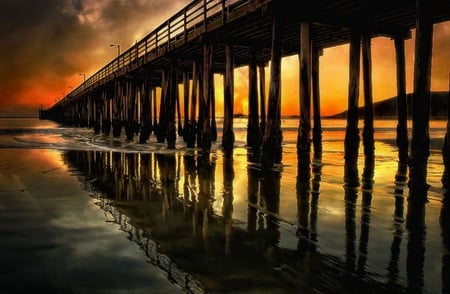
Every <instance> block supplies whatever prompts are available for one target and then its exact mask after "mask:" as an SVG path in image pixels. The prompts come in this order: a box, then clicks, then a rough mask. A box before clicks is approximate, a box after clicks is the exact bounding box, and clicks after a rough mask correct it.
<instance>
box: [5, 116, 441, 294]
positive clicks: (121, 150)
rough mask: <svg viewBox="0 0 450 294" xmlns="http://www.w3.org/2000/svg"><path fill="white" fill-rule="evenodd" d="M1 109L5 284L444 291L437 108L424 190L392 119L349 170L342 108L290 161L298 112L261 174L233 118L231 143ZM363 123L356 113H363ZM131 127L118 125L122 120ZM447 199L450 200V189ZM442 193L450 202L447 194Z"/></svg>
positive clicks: (18, 287) (92, 288) (58, 289)
mask: <svg viewBox="0 0 450 294" xmlns="http://www.w3.org/2000/svg"><path fill="white" fill-rule="evenodd" d="M217 125H218V126H219V130H218V133H219V136H218V137H219V139H218V141H217V142H215V143H214V144H213V146H212V150H211V153H210V155H209V156H200V153H199V152H198V150H197V149H195V148H186V147H184V144H183V141H182V138H178V139H177V149H176V150H169V149H167V147H166V144H160V143H157V142H156V139H155V138H154V136H153V135H152V137H151V138H150V140H149V142H148V143H145V144H138V143H137V140H138V138H136V140H135V141H127V140H126V137H125V134H123V136H122V137H121V138H113V137H112V136H104V135H101V134H100V135H95V134H94V132H93V130H91V129H82V128H72V127H66V126H62V125H59V124H57V123H55V122H51V121H46V120H38V119H34V118H30V119H28V118H27V119H24V118H0V235H1V236H2V238H1V240H0V252H1V253H0V261H1V264H2V265H3V267H2V269H1V270H0V293H23V292H28V291H34V292H36V291H37V290H40V292H39V293H41V292H42V293H44V292H45V293H177V292H180V293H361V292H370V293H391V292H395V293H407V292H414V293H448V290H449V289H450V286H449V285H450V256H449V252H450V220H449V219H450V211H449V208H448V205H445V202H444V201H443V200H444V198H445V197H446V195H447V194H446V190H445V189H443V188H442V184H441V177H442V173H443V171H444V166H443V163H442V153H441V148H442V145H443V138H444V135H445V130H446V122H445V121H431V122H430V137H431V154H430V157H429V160H428V171H427V172H428V179H427V181H428V184H430V188H429V190H428V194H427V198H428V201H427V202H426V203H425V204H416V203H413V202H411V201H408V198H407V197H408V193H409V190H408V187H407V183H406V181H404V180H399V178H398V177H397V179H396V175H397V172H398V170H397V158H398V156H397V148H396V146H395V135H396V121H395V120H376V121H375V154H376V159H375V160H376V164H375V167H374V169H373V177H369V178H367V177H363V171H365V166H364V156H363V154H362V153H363V152H362V151H363V149H362V145H361V146H360V157H359V163H358V169H357V170H354V171H351V175H352V177H353V178H354V180H355V181H356V182H359V183H360V185H359V186H358V187H349V186H348V185H346V183H345V180H344V176H345V175H348V174H349V173H348V171H346V170H345V168H344V164H343V162H344V153H343V152H344V144H343V141H344V135H345V120H337V119H336V120H334V119H325V120H323V121H322V127H323V134H322V137H323V145H322V146H323V155H322V160H321V161H313V162H312V164H311V168H310V169H305V168H303V167H301V166H299V165H298V162H297V153H296V152H297V151H296V140H297V126H298V120H297V119H294V118H285V119H283V120H282V128H283V146H282V148H283V154H282V162H281V164H279V165H276V166H275V168H274V169H273V170H270V171H264V170H262V169H261V165H260V163H258V162H253V161H252V156H251V154H249V151H248V150H247V148H246V143H245V142H246V126H247V121H246V119H245V118H237V119H235V121H234V127H235V137H236V143H235V148H234V151H233V154H232V155H231V156H226V155H225V154H224V153H223V151H222V149H221V147H220V137H221V128H220V126H221V125H222V122H221V120H218V121H217ZM360 126H361V129H362V122H360ZM123 133H124V132H123ZM447 198H448V197H447ZM447 202H448V201H447Z"/></svg>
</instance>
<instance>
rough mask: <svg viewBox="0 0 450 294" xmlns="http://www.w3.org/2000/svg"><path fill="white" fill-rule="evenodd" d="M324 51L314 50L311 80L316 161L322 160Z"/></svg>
mask: <svg viewBox="0 0 450 294" xmlns="http://www.w3.org/2000/svg"><path fill="white" fill-rule="evenodd" d="M322 52H323V51H322V49H319V48H314V49H313V52H312V65H311V78H312V100H313V113H314V114H313V122H314V128H313V145H314V159H317V160H321V159H322V122H321V116H320V80H319V56H321V55H322Z"/></svg>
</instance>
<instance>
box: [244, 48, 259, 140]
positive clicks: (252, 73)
mask: <svg viewBox="0 0 450 294" xmlns="http://www.w3.org/2000/svg"><path fill="white" fill-rule="evenodd" d="M256 69H257V68H256V49H255V48H250V64H249V66H248V124H247V146H248V147H250V148H259V147H260V143H261V129H260V128H259V116H258V111H259V109H258V80H257V75H256Z"/></svg>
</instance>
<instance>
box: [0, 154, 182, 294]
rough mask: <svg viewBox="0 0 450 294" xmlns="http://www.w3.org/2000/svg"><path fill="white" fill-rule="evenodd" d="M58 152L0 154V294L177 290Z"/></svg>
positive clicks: (160, 291) (162, 291)
mask: <svg viewBox="0 0 450 294" xmlns="http://www.w3.org/2000/svg"><path fill="white" fill-rule="evenodd" d="M94 201H95V200H93V199H92V198H90V197H89V193H88V192H87V191H85V190H83V184H82V183H81V182H79V180H78V179H77V177H76V175H73V174H71V172H70V171H68V170H67V167H66V166H64V164H63V162H62V161H61V156H60V155H59V152H58V151H50V150H35V149H28V150H25V149H0V236H1V239H0V264H1V267H0V293H177V292H180V291H181V290H180V289H179V288H177V287H175V286H174V285H172V284H171V283H170V282H169V281H168V280H167V278H166V277H165V276H164V274H163V273H162V272H161V270H159V269H158V268H155V267H154V266H152V265H151V264H149V263H148V262H147V261H146V259H145V256H144V255H143V254H136V253H140V252H139V250H137V249H136V245H135V244H134V243H131V242H129V241H128V240H127V239H126V237H125V236H124V235H123V232H121V231H119V230H118V229H117V227H116V226H114V225H112V224H111V223H107V222H106V221H105V216H104V215H103V214H102V213H101V210H100V209H98V207H97V206H96V205H95V204H94Z"/></svg>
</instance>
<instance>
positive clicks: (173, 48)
mask: <svg viewBox="0 0 450 294" xmlns="http://www.w3.org/2000/svg"><path fill="white" fill-rule="evenodd" d="M447 20H450V2H449V1H448V0H417V1H409V0H403V1H387V0H374V1H369V2H368V1H359V0H358V1H356V0H338V1H326V0H315V1H310V0H304V1H293V0H292V1H290V0H286V1H275V0H194V1H192V2H190V3H189V4H188V5H187V6H186V7H184V8H183V9H182V10H180V11H179V12H178V13H176V14H174V15H173V16H172V17H171V18H169V19H168V20H167V21H165V22H164V23H163V24H162V25H160V26H159V27H157V28H156V29H154V30H153V31H152V32H150V33H149V34H148V35H147V36H145V37H144V38H143V39H142V40H140V41H138V42H136V44H135V45H134V46H132V47H131V48H129V49H128V50H126V51H125V52H123V53H122V54H121V55H120V56H118V57H117V58H116V59H114V60H112V61H111V62H110V63H109V64H107V65H105V66H104V67H103V68H101V69H100V70H99V71H97V72H96V73H95V74H93V75H92V76H91V77H89V78H88V79H86V80H85V82H84V83H83V84H81V85H80V86H79V87H78V88H76V89H74V90H73V91H72V92H70V93H69V94H67V95H66V96H65V97H64V98H63V99H62V100H61V101H59V102H58V103H56V104H55V105H53V106H52V107H50V108H49V109H48V110H46V111H42V112H41V114H42V116H45V117H46V118H51V119H53V120H56V121H60V122H63V123H68V124H71V125H76V126H80V127H85V126H89V127H92V128H93V129H94V130H95V132H97V133H100V132H103V133H105V134H109V133H110V131H111V130H112V134H113V136H120V135H121V132H122V129H124V130H125V133H126V136H127V138H128V139H129V140H133V138H134V136H135V135H138V134H139V142H145V141H147V140H148V139H149V137H150V135H151V134H152V133H153V134H154V135H155V136H156V138H157V140H158V142H167V144H168V147H169V148H175V145H176V137H177V135H178V136H182V137H183V138H184V141H185V142H186V145H187V146H188V147H194V146H195V144H196V143H197V147H199V148H201V149H202V150H203V151H205V152H208V151H209V150H210V147H211V144H212V141H214V140H215V139H216V138H217V127H216V122H215V97H214V88H215V85H214V79H213V74H215V73H219V74H222V75H223V76H224V79H223V80H224V85H223V89H224V94H223V99H224V103H223V105H224V111H223V113H224V123H223V137H222V145H223V147H224V149H225V150H232V148H233V144H234V133H233V101H234V85H233V79H234V77H233V69H234V68H236V67H242V66H248V68H249V76H248V77H249V93H248V97H249V114H248V117H249V121H248V136H247V144H248V146H249V147H250V148H252V149H255V150H261V151H262V159H263V162H264V163H265V164H266V165H268V166H271V165H272V164H273V163H274V162H276V161H277V158H280V156H279V155H280V153H281V143H282V130H281V95H280V92H281V87H282V85H281V58H282V57H285V56H292V55H298V56H299V61H300V62H299V73H300V74H299V85H300V89H299V93H300V94H299V97H298V99H299V102H300V103H299V105H300V109H299V114H300V119H299V128H298V143H297V149H298V154H299V159H300V160H302V161H307V162H309V161H310V153H311V146H310V145H311V142H314V156H315V158H320V154H321V146H320V140H321V129H320V128H321V127H320V93H319V89H320V85H319V80H318V76H319V73H318V68H319V66H318V64H319V56H320V53H321V51H322V49H323V48H328V47H332V46H337V45H341V44H345V43H350V64H349V69H350V75H349V85H348V117H347V128H346V136H345V142H344V144H345V161H346V163H347V164H349V165H352V164H355V162H356V160H357V158H358V153H359V142H360V135H359V126H358V115H357V108H358V97H359V81H360V71H361V69H360V62H361V54H362V71H363V83H364V96H365V119H364V131H363V145H364V154H365V156H366V161H369V162H371V161H372V162H373V161H374V152H375V150H374V147H373V112H372V111H371V108H372V93H371V91H372V85H371V83H372V82H371V79H372V77H371V70H372V67H371V50H370V41H371V38H374V37H377V36H387V37H391V38H392V39H393V42H394V43H395V48H396V54H397V81H398V82H397V84H398V119H399V120H398V140H397V141H398V147H399V164H400V165H403V166H404V165H406V164H407V162H409V164H410V186H413V187H414V190H415V191H418V190H426V189H427V183H426V164H427V159H428V153H429V151H428V149H429V135H428V121H429V114H428V113H429V112H427V111H428V110H429V104H430V77H431V56H432V37H433V24H435V23H439V22H443V21H447ZM411 29H416V41H415V42H416V43H415V64H414V99H413V100H414V105H413V108H414V110H413V117H412V120H413V127H412V142H411V146H410V152H409V155H408V154H407V153H408V149H409V143H408V136H407V132H408V130H407V128H406V103H405V101H406V98H405V97H406V90H405V89H406V79H405V52H404V50H405V49H404V40H405V39H407V38H409V37H410V34H411V33H410V30H411ZM269 62H270V84H269V93H268V96H267V97H266V93H265V91H264V88H265V87H264V83H263V81H264V77H265V72H264V65H267V64H268V63H269ZM325 66H326V65H325ZM258 78H259V81H260V88H259V89H258ZM392 78H394V77H392ZM180 84H182V85H183V92H184V97H183V100H182V101H183V102H184V105H182V106H181V105H180V101H181V100H180V97H179V91H178V89H179V85H180ZM266 106H267V108H266ZM181 108H182V109H183V110H184V120H181V115H180V113H181ZM311 114H314V121H313V122H314V124H313V126H312V124H311V121H312V115H311ZM177 118H178V119H177ZM177 123H178V124H177ZM177 129H178V130H177ZM311 133H312V135H311ZM311 136H312V137H313V138H312V140H311ZM424 167H425V168H424Z"/></svg>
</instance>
